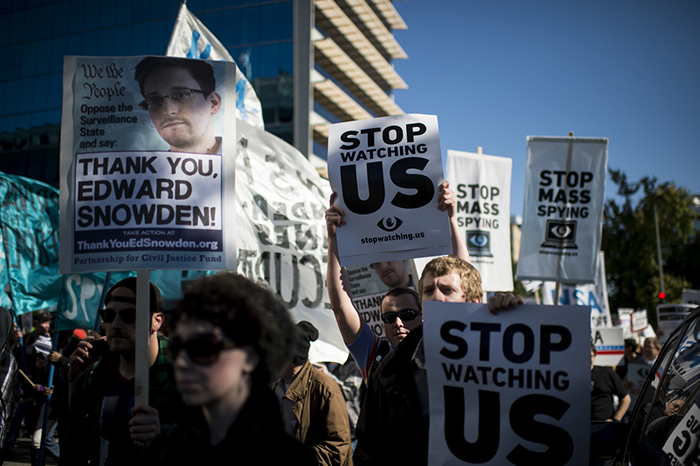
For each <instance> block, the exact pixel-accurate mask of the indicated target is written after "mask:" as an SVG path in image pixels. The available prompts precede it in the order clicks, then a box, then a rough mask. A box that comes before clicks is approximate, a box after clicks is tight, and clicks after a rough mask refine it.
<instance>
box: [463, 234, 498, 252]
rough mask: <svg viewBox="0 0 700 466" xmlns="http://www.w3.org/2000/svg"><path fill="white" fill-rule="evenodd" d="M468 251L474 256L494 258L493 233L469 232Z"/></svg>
mask: <svg viewBox="0 0 700 466" xmlns="http://www.w3.org/2000/svg"><path fill="white" fill-rule="evenodd" d="M467 249H468V250H469V254H470V255H472V256H476V257H493V254H491V232H490V231H480V230H474V231H467Z"/></svg>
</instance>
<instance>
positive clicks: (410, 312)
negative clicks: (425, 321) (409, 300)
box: [382, 309, 421, 324]
mask: <svg viewBox="0 0 700 466" xmlns="http://www.w3.org/2000/svg"><path fill="white" fill-rule="evenodd" d="M419 315H421V311H416V310H415V309H401V310H400V311H398V312H392V311H389V312H385V313H383V314H382V322H384V323H385V324H392V323H394V321H395V320H396V317H397V316H398V317H400V318H401V321H403V322H408V321H411V320H413V319H415V318H416V317H418V316H419Z"/></svg>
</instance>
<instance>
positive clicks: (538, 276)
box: [516, 137, 608, 283]
mask: <svg viewBox="0 0 700 466" xmlns="http://www.w3.org/2000/svg"><path fill="white" fill-rule="evenodd" d="M607 162H608V140H607V139H592V138H543V137H528V139H527V171H526V175H525V197H524V205H523V225H522V235H521V240H520V260H519V261H518V269H517V273H516V278H517V279H518V280H549V281H554V282H566V283H595V276H596V270H597V264H598V252H599V251H600V239H601V231H602V220H603V206H604V201H605V177H606V169H607Z"/></svg>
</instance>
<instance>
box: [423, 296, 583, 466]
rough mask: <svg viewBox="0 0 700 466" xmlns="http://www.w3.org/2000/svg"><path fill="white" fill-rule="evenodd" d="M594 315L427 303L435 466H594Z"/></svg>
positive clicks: (568, 309) (578, 310) (577, 310)
mask: <svg viewBox="0 0 700 466" xmlns="http://www.w3.org/2000/svg"><path fill="white" fill-rule="evenodd" d="M589 313H590V310H589V309H586V308H584V307H579V306H557V307H553V306H537V305H525V306H519V307H518V309H516V310H515V311H512V312H502V313H499V314H498V315H497V316H494V315H492V314H491V313H489V312H488V306H487V305H483V304H462V303H459V304H457V303H437V302H426V303H424V318H425V323H424V342H425V356H426V362H427V370H428V384H429V393H430V429H429V432H430V437H429V460H428V462H429V464H431V465H458V464H460V465H461V464H485V465H502V464H511V463H512V464H547V465H566V464H571V465H574V464H576V465H579V464H588V459H587V458H588V449H589V443H590V427H589V422H590V410H591V407H590V334H589V322H590V319H589Z"/></svg>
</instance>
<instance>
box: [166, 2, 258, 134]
mask: <svg viewBox="0 0 700 466" xmlns="http://www.w3.org/2000/svg"><path fill="white" fill-rule="evenodd" d="M165 54H166V55H167V56H169V57H186V58H201V59H205V60H224V61H229V62H233V61H234V60H233V58H232V57H231V55H230V54H229V53H228V50H226V47H224V46H223V45H222V44H221V42H219V40H218V39H217V38H216V36H214V34H212V33H211V32H210V31H209V29H207V28H206V27H205V26H204V24H202V22H201V21H199V20H198V19H197V17H196V16H195V15H193V14H192V12H190V11H189V10H188V9H187V5H186V4H185V2H182V5H180V12H179V13H178V15H177V19H176V20H175V27H174V28H173V33H172V35H171V36H170V43H169V44H168V50H167V51H166V52H165ZM235 66H236V76H238V79H237V80H236V118H238V119H241V120H243V121H245V122H247V123H250V124H251V125H253V126H256V127H258V128H260V129H265V122H264V121H263V114H262V105H261V104H260V99H258V95H257V94H256V93H255V89H253V86H251V85H250V83H249V82H248V80H247V79H246V77H245V75H244V74H243V73H241V70H240V69H238V65H235Z"/></svg>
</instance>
